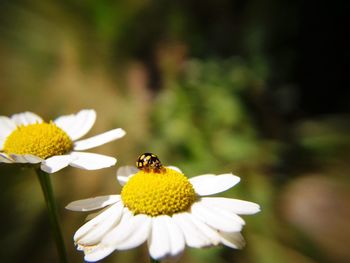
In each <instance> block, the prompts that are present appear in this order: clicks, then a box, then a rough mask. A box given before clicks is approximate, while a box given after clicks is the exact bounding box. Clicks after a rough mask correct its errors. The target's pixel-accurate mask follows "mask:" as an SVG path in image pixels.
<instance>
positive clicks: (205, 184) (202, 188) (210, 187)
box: [190, 174, 240, 196]
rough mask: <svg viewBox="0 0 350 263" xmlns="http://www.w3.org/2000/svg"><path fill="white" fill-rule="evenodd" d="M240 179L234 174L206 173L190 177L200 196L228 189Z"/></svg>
mask: <svg viewBox="0 0 350 263" xmlns="http://www.w3.org/2000/svg"><path fill="white" fill-rule="evenodd" d="M239 181H240V178H239V177H238V176H235V175H233V174H219V175H214V174H204V175H200V176H196V177H192V178H190V182H191V184H192V185H193V188H194V190H195V192H196V193H197V194H198V195H200V196H202V195H212V194H216V193H220V192H223V191H226V190H227V189H229V188H231V187H233V186H234V185H236V184H237V183H238V182H239Z"/></svg>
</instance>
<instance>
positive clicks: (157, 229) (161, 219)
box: [148, 216, 171, 260]
mask: <svg viewBox="0 0 350 263" xmlns="http://www.w3.org/2000/svg"><path fill="white" fill-rule="evenodd" d="M165 217H166V216H156V217H153V218H152V230H151V235H150V237H149V239H148V249H149V253H150V255H151V257H152V258H153V259H156V260H160V259H163V258H165V257H166V256H169V255H170V252H171V247H170V235H169V233H168V231H167V223H166V219H165Z"/></svg>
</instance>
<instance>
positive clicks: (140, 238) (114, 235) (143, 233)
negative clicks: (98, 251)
mask: <svg viewBox="0 0 350 263" xmlns="http://www.w3.org/2000/svg"><path fill="white" fill-rule="evenodd" d="M150 228H151V218H150V217H149V216H146V215H142V214H140V215H136V216H134V215H132V214H131V212H130V211H129V210H128V209H127V208H124V210H123V216H122V219H121V221H120V223H119V224H118V225H117V226H116V227H115V228H114V229H112V230H111V231H110V232H109V233H108V234H107V235H106V236H105V237H104V238H103V239H102V241H101V244H103V245H105V246H111V247H113V248H114V249H119V250H124V249H130V248H134V247H137V246H139V245H141V244H142V243H143V242H145V240H146V239H147V237H148V235H149V231H150Z"/></svg>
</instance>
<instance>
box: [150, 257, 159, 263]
mask: <svg viewBox="0 0 350 263" xmlns="http://www.w3.org/2000/svg"><path fill="white" fill-rule="evenodd" d="M149 258H150V262H151V263H160V261H159V260H155V259H153V258H151V257H149Z"/></svg>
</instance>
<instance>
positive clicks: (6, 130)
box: [0, 116, 17, 140]
mask: <svg viewBox="0 0 350 263" xmlns="http://www.w3.org/2000/svg"><path fill="white" fill-rule="evenodd" d="M16 128H17V126H16V124H15V123H14V122H13V121H12V120H11V119H10V118H8V117H5V116H0V139H1V140H5V139H6V137H7V136H8V135H10V133H11V132H12V131H14V130H15V129H16Z"/></svg>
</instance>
